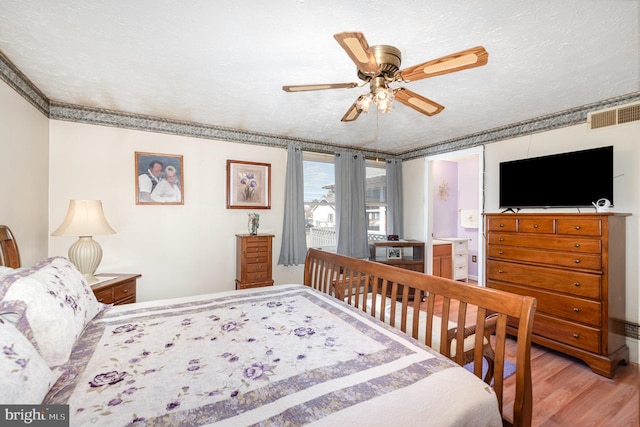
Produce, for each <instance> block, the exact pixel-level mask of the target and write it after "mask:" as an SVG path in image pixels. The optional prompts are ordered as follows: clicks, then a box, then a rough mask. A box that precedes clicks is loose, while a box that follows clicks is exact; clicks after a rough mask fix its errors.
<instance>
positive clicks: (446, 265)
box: [440, 255, 453, 279]
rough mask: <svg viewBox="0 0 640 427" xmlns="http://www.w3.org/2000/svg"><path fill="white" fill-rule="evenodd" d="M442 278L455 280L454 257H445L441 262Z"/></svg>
mask: <svg viewBox="0 0 640 427" xmlns="http://www.w3.org/2000/svg"><path fill="white" fill-rule="evenodd" d="M440 273H441V274H440V277H444V278H447V279H453V257H452V256H451V255H443V256H442V258H441V260H440Z"/></svg>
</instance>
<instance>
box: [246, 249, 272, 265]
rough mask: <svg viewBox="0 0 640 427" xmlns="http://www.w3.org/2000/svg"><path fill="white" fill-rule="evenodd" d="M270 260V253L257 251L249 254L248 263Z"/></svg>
mask: <svg viewBox="0 0 640 427" xmlns="http://www.w3.org/2000/svg"><path fill="white" fill-rule="evenodd" d="M268 261H269V255H268V254H267V253H261V252H256V253H254V254H247V264H257V263H266V262H268Z"/></svg>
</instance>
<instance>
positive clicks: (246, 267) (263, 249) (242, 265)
mask: <svg viewBox="0 0 640 427" xmlns="http://www.w3.org/2000/svg"><path fill="white" fill-rule="evenodd" d="M272 240H273V235H272V234H236V289H246V288H258V287H261V286H272V285H273V279H272V277H271V271H272V267H271V262H272V253H271V252H272V250H271V245H272Z"/></svg>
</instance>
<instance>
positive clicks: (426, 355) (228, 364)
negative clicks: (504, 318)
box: [45, 285, 501, 426]
mask: <svg viewBox="0 0 640 427" xmlns="http://www.w3.org/2000/svg"><path fill="white" fill-rule="evenodd" d="M45 403H47V404H61V403H67V404H69V405H70V418H71V425H73V426H86V425H104V426H119V425H120V426H125V425H131V426H137V425H140V426H143V425H149V426H170V425H175V426H187V425H220V426H222V425H229V426H238V425H269V426H273V425H304V424H316V425H355V424H358V425H364V424H366V425H425V420H428V424H433V425H439V426H440V425H466V424H468V425H474V426H478V425H501V420H500V415H499V412H498V405H497V400H496V397H495V394H494V393H493V391H492V390H491V389H490V388H489V387H487V386H486V385H485V384H484V383H483V382H482V381H480V380H479V379H477V378H476V377H475V376H473V375H472V374H470V373H469V372H467V371H466V370H464V369H463V368H461V367H459V366H457V365H455V364H454V363H453V362H451V361H449V360H448V359H446V358H444V357H442V356H440V355H437V354H436V353H434V352H432V351H431V350H430V349H428V348H427V347H425V346H422V345H420V344H419V343H418V342H417V341H415V340H413V339H411V338H409V337H408V336H406V335H404V334H402V333H401V332H400V331H397V330H394V329H392V328H390V327H388V326H387V325H384V324H382V323H381V322H379V321H377V320H376V319H373V318H371V317H369V316H368V315H363V314H362V313H360V312H358V311H357V310H355V309H353V308H352V307H350V306H348V305H347V304H344V303H343V302H342V301H338V300H336V299H334V298H332V297H330V296H328V295H324V294H322V293H319V292H317V291H314V290H313V289H310V288H308V287H305V286H301V285H283V286H274V287H268V288H259V289H253V290H243V291H234V292H224V293H220V294H210V295H205V296H201V297H197V298H196V297H193V298H186V299H184V298H183V299H180V300H177V301H173V300H171V302H167V301H160V302H153V303H139V304H131V305H124V306H114V307H111V308H109V309H107V310H105V311H104V312H102V313H101V314H99V315H98V316H97V317H96V318H95V319H94V320H93V321H92V322H91V323H90V324H89V325H88V326H87V328H86V329H85V332H84V334H83V335H82V336H81V337H80V339H79V340H78V342H77V343H76V345H75V348H74V350H73V353H72V356H71V359H70V362H69V365H68V366H67V369H66V372H65V374H63V376H62V377H61V378H60V379H59V380H58V382H57V383H56V385H54V387H53V388H52V390H51V391H50V392H49V395H48V396H47V398H46V399H45ZM454 407H455V408H456V409H455V410H454V411H452V410H451V408H454ZM443 408H444V410H443ZM365 420H366V421H365ZM399 423H400V424H399Z"/></svg>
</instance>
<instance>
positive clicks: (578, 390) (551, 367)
mask: <svg viewBox="0 0 640 427" xmlns="http://www.w3.org/2000/svg"><path fill="white" fill-rule="evenodd" d="M438 310H440V312H441V310H442V306H441V305H438V304H437V305H436V309H435V311H436V313H437V312H438ZM454 313H456V314H457V310H456V309H455V307H452V314H454ZM454 318H455V317H454ZM467 318H468V319H475V312H474V311H473V310H468V313H467ZM515 354H516V341H515V340H513V339H510V340H509V342H508V343H507V349H506V358H507V359H509V360H511V361H514V359H515ZM531 377H532V383H533V426H545V427H546V426H563V427H564V426H568V427H574V426H580V427H591V426H594V427H595V426H607V427H608V426H612V427H638V426H640V367H638V365H633V364H629V365H627V366H623V365H620V366H618V369H617V370H616V373H615V376H614V377H613V379H608V378H605V377H603V376H601V375H597V374H595V373H593V372H592V371H591V368H589V367H588V366H587V365H586V364H585V363H584V362H582V361H580V360H578V359H575V358H573V357H569V356H566V355H564V354H562V353H559V352H556V351H554V350H550V349H547V348H545V347H542V346H539V345H536V344H533V345H532V348H531ZM514 395H515V376H511V377H509V378H507V379H506V380H505V389H504V397H505V399H504V405H505V411H504V412H505V414H511V413H512V407H513V398H514Z"/></svg>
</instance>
